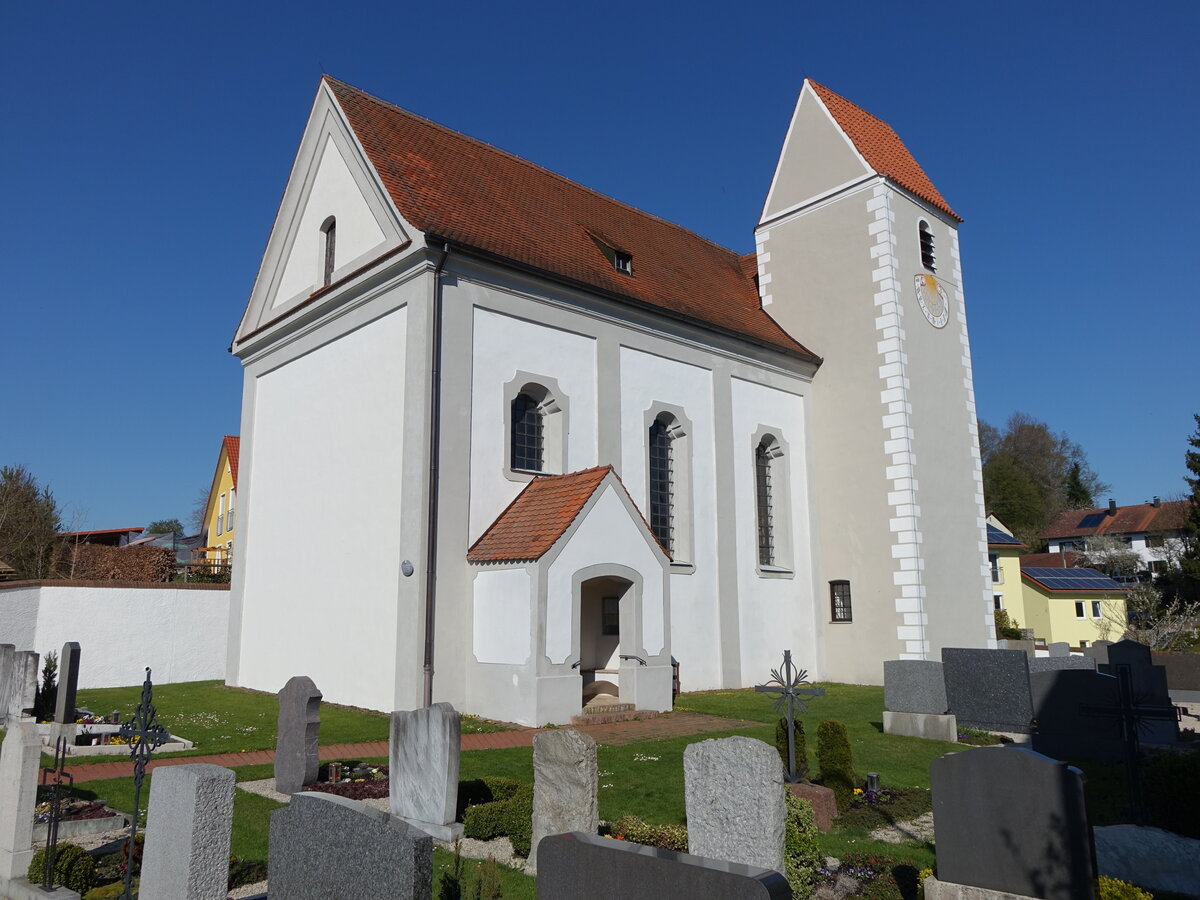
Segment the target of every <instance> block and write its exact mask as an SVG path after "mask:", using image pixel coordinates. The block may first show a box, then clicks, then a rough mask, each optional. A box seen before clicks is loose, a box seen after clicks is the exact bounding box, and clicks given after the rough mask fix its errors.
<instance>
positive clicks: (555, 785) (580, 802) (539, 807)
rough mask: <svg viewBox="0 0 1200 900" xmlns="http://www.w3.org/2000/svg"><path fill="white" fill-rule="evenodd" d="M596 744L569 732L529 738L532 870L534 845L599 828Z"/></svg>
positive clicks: (578, 734) (591, 831)
mask: <svg viewBox="0 0 1200 900" xmlns="http://www.w3.org/2000/svg"><path fill="white" fill-rule="evenodd" d="M599 772H600V770H599V767H598V766H597V764H596V742H595V741H594V740H592V738H590V737H589V736H588V735H586V734H583V733H581V732H578V731H575V730H573V729H564V730H561V731H543V732H539V733H537V734H535V735H534V736H533V839H532V844H531V849H530V852H529V865H530V866H533V867H535V868H536V866H537V852H538V842H539V841H541V839H542V838H544V837H545V836H546V835H549V834H562V833H563V832H565V831H582V832H585V833H587V834H595V833H596V830H597V829H598V828H599V827H600V807H599V800H598V797H597V794H598V779H599Z"/></svg>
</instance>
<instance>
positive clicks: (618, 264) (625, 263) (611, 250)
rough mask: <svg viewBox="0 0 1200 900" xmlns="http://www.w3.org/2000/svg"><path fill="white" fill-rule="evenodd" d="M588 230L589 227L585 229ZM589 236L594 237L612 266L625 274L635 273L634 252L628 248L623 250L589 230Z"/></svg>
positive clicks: (594, 240)
mask: <svg viewBox="0 0 1200 900" xmlns="http://www.w3.org/2000/svg"><path fill="white" fill-rule="evenodd" d="M585 230H587V229H585ZM588 237H590V238H591V239H592V242H593V243H595V245H596V246H597V247H599V248H600V252H601V253H603V254H604V258H605V259H607V260H608V261H609V262H610V263H612V267H613V268H614V269H616V270H617V271H618V272H620V273H621V274H623V275H632V274H633V254H632V253H630V252H629V251H627V250H621V249H619V248H618V247H617V246H616V245H614V244H610V243H609V242H608V241H607V240H605V239H604V238H602V237H600V236H599V235H598V234H596V233H594V232H592V231H590V230H589V231H588Z"/></svg>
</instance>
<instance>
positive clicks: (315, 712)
mask: <svg viewBox="0 0 1200 900" xmlns="http://www.w3.org/2000/svg"><path fill="white" fill-rule="evenodd" d="M320 732H321V692H320V691H319V690H317V686H316V685H315V684H313V680H312V679H311V678H309V677H308V676H307V675H295V676H293V677H291V678H289V679H288V682H287V684H285V685H284V686H283V690H281V691H280V692H279V730H278V731H277V732H276V735H275V790H277V791H279V793H281V794H294V793H296V791H301V790H303V789H304V785H306V784H312V783H313V782H314V781H316V780H317V770H318V768H319V767H320V760H319V759H318V756H317V753H318V750H319V745H318V741H319V740H320Z"/></svg>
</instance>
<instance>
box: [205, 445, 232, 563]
mask: <svg viewBox="0 0 1200 900" xmlns="http://www.w3.org/2000/svg"><path fill="white" fill-rule="evenodd" d="M240 444H241V440H240V439H239V438H238V436H237V435H235V434H227V435H225V436H224V437H223V438H221V449H220V451H219V452H218V453H217V467H216V469H215V470H214V472H213V477H212V485H211V486H210V487H209V489H208V506H207V507H206V508H205V512H204V532H203V534H204V546H203V547H200V548H197V550H196V552H197V553H198V554H203V557H202V558H203V559H205V560H207V561H209V563H210V564H218V565H229V564H230V563H231V561H232V559H233V539H234V530H235V526H236V525H237V486H238V451H239V446H240Z"/></svg>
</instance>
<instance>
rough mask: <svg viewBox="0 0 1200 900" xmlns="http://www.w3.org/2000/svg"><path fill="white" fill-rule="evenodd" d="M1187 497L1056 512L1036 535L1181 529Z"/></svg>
mask: <svg viewBox="0 0 1200 900" xmlns="http://www.w3.org/2000/svg"><path fill="white" fill-rule="evenodd" d="M1189 502H1190V501H1187V500H1167V501H1164V502H1162V503H1160V504H1159V505H1158V506H1155V505H1154V504H1153V503H1139V504H1138V505H1136V506H1118V507H1117V508H1116V510H1114V511H1113V513H1114V514H1113V515H1109V510H1108V509H1107V508H1100V509H1071V510H1067V511H1066V512H1063V513H1059V515H1058V517H1057V518H1056V519H1055V520H1054V521H1053V522H1051V523H1050V524H1049V525H1048V526H1046V530H1045V531H1043V532H1042V533H1041V534H1040V535H1039V537H1042V538H1046V539H1049V538H1070V537H1087V536H1088V535H1093V534H1141V533H1144V532H1149V531H1170V530H1173V529H1176V528H1182V527H1183V523H1184V521H1185V520H1186V519H1187V514H1188V506H1189Z"/></svg>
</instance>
